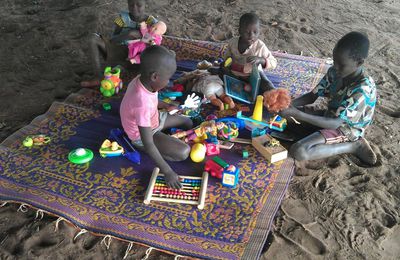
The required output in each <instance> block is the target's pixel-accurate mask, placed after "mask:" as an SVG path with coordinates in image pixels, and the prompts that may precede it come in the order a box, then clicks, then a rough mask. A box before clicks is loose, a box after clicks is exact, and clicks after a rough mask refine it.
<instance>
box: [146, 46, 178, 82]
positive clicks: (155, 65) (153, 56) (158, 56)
mask: <svg viewBox="0 0 400 260" xmlns="http://www.w3.org/2000/svg"><path fill="white" fill-rule="evenodd" d="M172 60H174V61H175V54H174V52H172V51H170V50H168V49H167V48H165V47H163V46H159V45H152V46H149V47H147V48H146V49H145V50H144V51H143V52H142V53H141V55H140V71H141V74H142V75H143V74H147V75H148V74H149V73H152V72H155V71H157V72H160V71H163V70H164V69H166V67H167V66H169V65H170V64H171V61H172Z"/></svg>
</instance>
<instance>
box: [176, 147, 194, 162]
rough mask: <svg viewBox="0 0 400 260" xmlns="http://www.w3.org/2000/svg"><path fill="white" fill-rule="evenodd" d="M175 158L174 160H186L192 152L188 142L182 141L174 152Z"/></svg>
mask: <svg viewBox="0 0 400 260" xmlns="http://www.w3.org/2000/svg"><path fill="white" fill-rule="evenodd" d="M173 153H174V156H173V158H172V159H173V160H174V161H178V162H179V161H184V160H186V159H187V158H188V157H189V154H190V146H189V145H187V144H184V143H182V145H180V146H179V148H178V149H176V151H174V152H173Z"/></svg>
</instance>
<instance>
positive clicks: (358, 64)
mask: <svg viewBox="0 0 400 260" xmlns="http://www.w3.org/2000/svg"><path fill="white" fill-rule="evenodd" d="M368 50H369V40H368V37H367V36H366V35H364V34H362V33H359V32H350V33H348V34H346V35H345V36H343V37H342V38H341V39H340V40H339V41H338V42H337V44H336V46H335V48H334V49H333V61H334V65H333V66H332V67H331V68H330V69H329V70H328V72H327V74H326V75H325V77H324V78H323V79H322V80H321V81H320V83H319V84H318V85H317V87H316V88H315V89H314V90H313V91H312V92H310V93H308V94H305V95H303V96H301V97H299V98H297V99H295V100H293V102H292V105H291V106H290V107H289V108H288V109H286V110H284V111H282V112H281V115H282V116H284V117H286V118H290V117H294V118H295V119H297V120H299V121H303V122H305V123H308V124H311V125H314V126H316V127H318V128H321V130H319V131H318V132H315V133H313V134H311V135H309V136H307V137H305V138H303V139H301V140H300V141H298V142H297V143H295V144H294V145H292V147H291V149H290V153H291V155H292V156H293V157H294V158H295V159H296V160H315V159H321V158H326V157H329V156H333V155H336V154H343V153H351V154H354V155H356V156H357V157H358V158H359V159H360V160H362V161H363V162H364V163H367V164H370V165H373V164H375V163H376V160H377V157H376V155H375V153H374V152H373V150H372V149H371V147H370V145H369V143H368V142H367V140H366V139H365V138H364V137H363V136H364V133H365V129H366V128H367V127H368V125H370V124H371V123H372V118H373V114H374V109H375V104H376V87H375V83H374V81H373V79H372V78H371V77H370V76H367V75H366V74H365V72H364V69H363V66H362V65H363V64H364V61H365V59H366V58H367V56H368ZM318 97H325V98H327V99H328V100H329V101H328V108H327V110H326V111H325V114H324V116H316V115H312V114H308V113H305V112H302V111H301V110H299V108H301V107H302V106H305V105H307V104H312V103H313V102H314V101H315V100H316V99H317V98H318Z"/></svg>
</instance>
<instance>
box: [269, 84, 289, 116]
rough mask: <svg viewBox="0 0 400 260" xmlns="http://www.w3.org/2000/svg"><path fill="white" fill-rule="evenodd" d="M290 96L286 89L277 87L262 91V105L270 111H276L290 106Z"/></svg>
mask: <svg viewBox="0 0 400 260" xmlns="http://www.w3.org/2000/svg"><path fill="white" fill-rule="evenodd" d="M291 102H292V98H291V97H290V94H289V91H288V90H287V89H283V88H278V89H273V90H269V91H266V92H265V93H264V106H265V107H266V108H267V109H268V111H269V112H271V113H278V112H279V111H281V110H284V109H286V108H288V107H289V106H290V103H291Z"/></svg>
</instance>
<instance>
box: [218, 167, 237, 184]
mask: <svg viewBox="0 0 400 260" xmlns="http://www.w3.org/2000/svg"><path fill="white" fill-rule="evenodd" d="M239 173H240V170H239V168H237V167H236V166H234V165H229V166H228V167H226V168H225V169H224V171H223V173H222V180H221V181H222V186H225V187H230V188H235V187H236V184H237V183H238V181H239Z"/></svg>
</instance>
